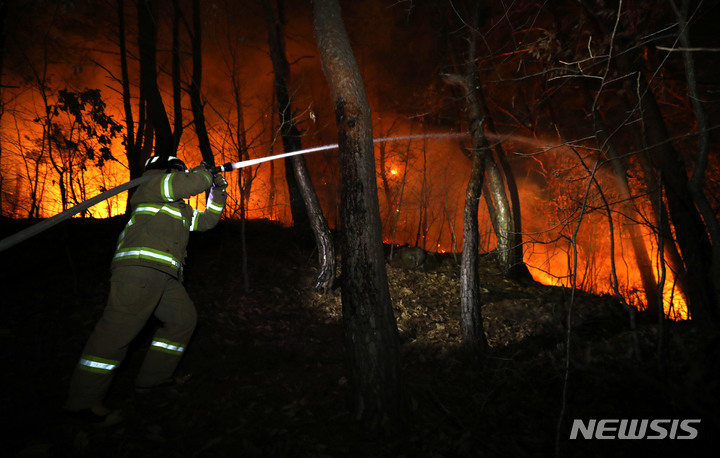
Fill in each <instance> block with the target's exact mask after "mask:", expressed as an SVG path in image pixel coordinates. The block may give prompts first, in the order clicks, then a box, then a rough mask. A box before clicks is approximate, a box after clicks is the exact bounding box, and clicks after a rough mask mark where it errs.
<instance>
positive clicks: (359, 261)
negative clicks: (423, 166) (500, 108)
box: [313, 0, 404, 432]
mask: <svg viewBox="0 0 720 458" xmlns="http://www.w3.org/2000/svg"><path fill="white" fill-rule="evenodd" d="M313 17H314V24H315V39H316V40H317V45H318V51H319V53H320V57H321V60H322V65H323V71H324V72H325V77H326V79H327V81H328V84H329V86H330V91H331V94H332V103H333V106H334V107H335V120H336V123H337V128H338V145H339V163H340V176H341V186H342V190H341V194H342V196H341V209H340V213H341V216H340V220H341V225H342V308H343V327H344V330H345V344H346V352H347V361H348V366H347V367H348V370H349V372H350V374H349V375H350V377H349V378H350V386H351V393H350V395H351V403H352V408H353V411H354V413H355V417H356V418H358V419H359V420H360V422H361V423H362V424H363V425H364V426H365V427H366V428H367V429H369V430H371V431H376V432H379V431H382V430H385V431H391V430H395V429H397V428H399V427H401V426H402V423H403V420H404V396H403V390H402V388H401V386H402V384H401V381H400V361H399V359H400V355H399V349H398V329H397V324H396V322H395V317H394V315H393V310H392V306H391V300H390V292H389V289H388V284H387V272H386V270H385V260H384V256H383V250H382V226H381V222H380V210H379V205H378V197H377V182H376V177H375V161H374V158H373V140H372V124H371V117H370V107H369V104H368V100H367V94H366V92H365V88H364V84H363V81H362V77H361V75H360V70H359V68H358V66H357V62H356V61H355V57H354V55H353V51H352V48H351V47H350V42H349V39H348V36H347V32H346V31H345V25H344V24H343V20H342V16H341V13H340V6H339V4H338V2H337V0H315V1H314V2H313Z"/></svg>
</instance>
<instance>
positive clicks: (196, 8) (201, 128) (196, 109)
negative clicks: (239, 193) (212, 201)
mask: <svg viewBox="0 0 720 458" xmlns="http://www.w3.org/2000/svg"><path fill="white" fill-rule="evenodd" d="M192 10H193V37H192V50H193V58H192V61H193V73H192V82H191V83H190V88H189V92H190V106H191V107H192V112H193V119H194V120H195V134H196V135H197V138H198V145H199V147H200V155H201V156H202V160H203V161H205V162H207V163H208V164H210V165H215V156H214V155H213V152H212V147H211V146H210V137H208V132H207V128H206V127H205V113H204V109H203V103H202V94H201V93H200V88H201V87H202V21H201V20H200V0H193V2H192Z"/></svg>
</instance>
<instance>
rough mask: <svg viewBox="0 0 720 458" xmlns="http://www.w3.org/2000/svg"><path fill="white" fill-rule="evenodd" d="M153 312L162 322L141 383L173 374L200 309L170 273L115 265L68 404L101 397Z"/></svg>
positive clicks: (146, 384) (70, 407) (89, 404)
mask: <svg viewBox="0 0 720 458" xmlns="http://www.w3.org/2000/svg"><path fill="white" fill-rule="evenodd" d="M153 314H154V315H155V316H156V317H157V318H158V319H159V320H160V321H161V322H162V324H163V325H162V326H161V327H160V328H158V330H157V331H156V333H155V335H154V336H153V340H152V343H151V344H150V348H149V350H148V352H147V354H146V356H145V359H144V361H143V362H142V365H141V367H140V370H139V372H138V375H137V378H136V380H135V385H136V386H137V387H151V386H154V385H158V384H160V383H163V382H165V381H167V380H169V379H170V378H171V377H172V375H173V372H174V371H175V368H176V367H177V365H178V363H179V362H180V358H181V357H182V354H183V352H184V350H185V347H186V346H187V343H188V341H189V340H190V337H191V336H192V333H193V331H194V330H195V323H196V322H197V313H196V311H195V306H194V305H193V302H192V300H191V299H190V297H189V296H188V294H187V292H186V291H185V287H184V286H183V285H182V283H180V281H179V280H178V279H176V278H175V277H173V276H172V275H169V274H167V273H165V272H161V271H159V270H156V269H153V268H150V267H144V266H123V267H117V268H115V269H114V271H113V274H112V278H111V280H110V296H109V298H108V303H107V306H106V307H105V310H104V312H103V315H102V317H101V318H100V320H99V321H98V323H97V325H96V326H95V330H94V331H93V332H92V334H91V335H90V338H89V339H88V342H87V344H86V345H85V349H84V350H83V353H82V356H81V358H80V361H79V363H78V365H77V366H76V367H75V370H74V372H73V375H72V377H71V379H70V389H69V395H68V400H67V403H66V405H65V408H66V409H67V410H71V411H75V410H80V409H85V408H89V407H92V406H95V405H99V404H101V403H102V400H103V399H104V398H105V395H106V394H107V391H108V388H109V387H110V383H111V382H112V378H113V373H114V372H115V370H116V369H117V367H118V366H119V365H120V363H121V362H122V360H123V358H124V357H125V354H126V352H127V348H128V345H129V344H130V343H131V342H132V340H133V339H134V338H135V337H136V336H137V335H138V333H139V332H140V331H141V330H142V328H143V327H144V326H145V324H146V322H147V320H148V319H149V318H150V316H151V315H153Z"/></svg>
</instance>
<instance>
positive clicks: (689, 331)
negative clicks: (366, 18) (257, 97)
mask: <svg viewBox="0 0 720 458" xmlns="http://www.w3.org/2000/svg"><path fill="white" fill-rule="evenodd" d="M0 223H1V225H0V236H1V237H5V236H7V235H9V234H12V233H14V232H16V231H18V230H19V229H20V228H22V227H26V226H27V225H28V224H29V222H27V221H14V220H2V221H0ZM122 225H123V222H122V220H121V219H119V218H115V219H109V220H79V219H74V220H71V221H69V222H66V223H63V224H61V225H59V226H57V227H55V228H53V229H51V230H48V231H47V232H45V233H43V234H41V235H39V236H37V237H35V238H34V239H32V240H29V241H25V242H23V243H21V244H19V245H17V246H16V247H13V248H11V249H9V250H6V251H5V252H2V253H0V266H1V267H2V279H1V280H0V287H1V288H2V295H1V296H0V297H2V310H3V313H4V319H3V320H2V322H1V323H0V356H1V357H2V368H3V369H2V376H1V378H0V379H1V380H2V385H0V387H2V390H1V391H0V393H1V396H2V398H1V399H2V412H3V416H4V418H5V421H4V424H5V425H6V426H4V427H2V429H0V431H2V435H1V436H0V438H2V442H1V444H2V449H3V451H4V452H5V453H4V455H5V456H23V457H24V456H39V457H40V456H58V457H62V456H88V457H94V456H102V457H179V458H182V457H408V458H409V457H485V456H487V457H531V456H533V457H534V456H562V457H575V456H598V457H600V456H603V457H606V456H628V457H629V456H635V455H636V454H638V453H640V454H642V455H643V456H654V457H659V456H676V457H677V456H699V453H700V451H701V450H703V449H704V447H707V446H714V447H717V446H718V445H720V438H718V436H719V435H718V434H717V432H718V431H720V415H719V414H718V412H719V411H720V409H719V407H720V396H718V389H719V388H720V384H718V372H720V358H719V357H718V354H719V353H720V350H718V349H717V344H713V342H716V340H711V339H710V338H709V337H707V336H705V335H704V334H703V333H701V332H699V331H698V330H697V329H695V327H694V326H691V325H690V323H687V322H685V323H682V322H681V323H674V322H671V323H665V328H664V329H665V332H664V338H663V339H662V343H663V357H662V358H658V357H657V348H658V342H659V341H660V339H659V338H658V334H659V333H658V329H659V327H658V324H657V320H656V319H653V318H646V317H643V316H642V315H638V316H637V320H636V323H635V325H634V329H633V326H631V321H630V319H629V316H630V315H629V313H628V312H627V311H625V310H623V308H622V307H621V306H620V305H619V304H618V303H617V302H616V301H615V300H614V299H613V298H612V297H598V296H593V295H589V294H584V293H580V292H578V293H577V294H575V296H574V298H573V301H572V304H573V305H572V320H571V323H572V325H571V332H570V334H568V330H567V322H568V320H567V316H568V307H569V304H570V299H571V294H570V291H568V290H567V289H565V288H559V287H548V286H543V285H540V284H537V283H534V282H532V281H528V282H512V281H509V280H506V279H505V278H503V277H502V276H501V275H499V273H498V272H497V270H496V269H495V267H494V263H493V261H492V256H485V257H483V258H482V260H481V280H482V284H483V288H484V291H483V303H484V306H483V312H482V313H483V318H484V323H485V331H486V335H487V338H488V341H489V344H490V350H489V352H488V355H487V357H486V358H485V359H484V360H483V361H482V362H481V363H471V362H469V361H468V360H467V359H465V358H464V357H463V356H462V353H461V352H460V326H459V320H460V314H459V268H458V267H457V265H456V264H455V263H454V262H452V260H453V259H452V255H446V256H445V260H444V262H443V263H442V265H441V266H440V267H439V268H438V269H437V270H434V271H431V272H421V271H416V270H406V269H403V268H400V267H394V266H391V265H388V267H387V271H388V280H389V285H390V292H391V295H392V299H393V307H394V310H395V316H396V319H397V324H398V328H399V333H400V339H401V342H400V343H401V347H400V349H401V356H402V368H401V369H402V370H401V372H402V376H403V379H404V380H403V383H404V387H405V392H406V394H407V398H408V405H407V408H408V419H407V422H406V428H405V430H404V431H402V432H397V433H394V434H391V435H386V436H384V437H376V436H372V435H370V434H368V433H366V432H364V431H362V430H361V429H360V428H358V426H357V424H356V422H355V420H354V418H353V416H352V414H351V413H350V412H349V410H348V406H347V403H346V394H347V390H348V374H347V371H346V370H345V366H344V356H343V330H342V319H341V299H340V289H339V288H338V289H336V290H334V291H333V292H331V293H330V294H327V295H321V294H319V293H317V292H315V291H314V290H313V288H312V280H313V276H314V273H315V271H316V267H317V253H315V252H314V251H313V250H312V248H307V247H302V246H301V244H299V243H297V239H296V237H295V236H294V234H293V231H291V230H289V229H286V228H283V227H281V226H278V225H276V224H272V223H268V222H251V223H250V224H248V227H247V231H246V232H247V233H246V236H247V242H248V269H249V283H250V291H249V292H246V291H245V288H244V286H243V281H242V275H241V261H240V260H241V247H240V238H241V236H240V225H239V223H236V222H222V223H221V224H220V225H219V226H218V227H217V228H215V229H213V230H212V231H210V232H208V233H204V234H193V236H192V239H191V245H190V248H189V256H188V268H187V277H186V278H187V279H186V282H185V284H186V287H187V289H188V291H189V293H190V295H191V297H192V298H193V299H194V301H195V304H196V307H197V310H198V315H199V321H198V327H197V329H196V331H195V335H194V337H193V340H192V341H191V343H190V345H189V348H188V350H187V352H186V354H185V356H184V358H183V360H182V362H181V365H180V368H179V371H182V372H191V373H192V374H193V378H192V379H191V381H190V382H188V383H187V384H185V385H182V386H180V387H176V388H171V389H167V390H164V391H158V392H156V393H155V392H153V393H150V394H145V395H139V394H136V393H135V392H134V389H133V377H134V375H135V373H136V372H137V369H138V367H139V364H140V361H141V360H142V357H143V355H144V353H145V351H146V348H147V346H148V343H149V341H150V337H151V335H152V329H153V327H154V326H157V323H155V322H150V323H149V324H148V326H147V327H146V329H145V330H144V331H143V332H142V333H141V334H140V335H139V336H138V338H137V339H136V341H135V342H134V344H133V346H132V347H131V348H130V350H129V352H128V356H127V358H126V360H125V361H124V363H123V364H122V366H121V367H120V368H119V370H118V371H117V374H116V377H115V380H114V383H113V385H112V387H111V390H110V393H109V396H108V399H107V403H108V405H109V406H110V407H113V408H118V409H121V410H122V414H123V417H124V421H123V422H122V423H121V424H119V425H117V426H114V427H108V428H100V429H98V428H94V427H92V426H88V425H85V424H82V423H79V422H77V421H76V420H72V419H70V418H68V417H67V415H65V413H64V412H63V410H62V405H63V402H64V398H65V394H66V391H67V386H68V381H69V377H70V374H71V372H72V369H73V367H74V366H75V364H76V362H77V359H78V357H79V355H80V352H81V350H82V348H83V346H84V344H85V341H86V339H87V337H88V335H89V333H90V332H91V330H92V328H93V326H94V324H95V322H96V321H97V319H98V318H99V316H100V315H101V313H102V310H103V307H104V305H105V301H106V297H107V293H108V290H109V269H108V266H109V263H110V258H111V256H112V252H113V248H114V243H115V240H116V237H117V234H118V233H119V231H120V229H121V228H122ZM568 343H569V345H570V351H569V355H570V363H569V371H568V372H567V376H566V370H565V369H566V363H567V355H568V352H567V348H568ZM713 348H714V350H713ZM635 349H639V354H636V352H635ZM661 367H662V369H660V368H661ZM560 418H562V421H560ZM573 419H582V420H583V421H585V422H586V423H587V422H589V420H591V419H598V420H600V419H616V420H617V419H649V420H653V419H665V420H668V421H667V422H665V423H659V424H660V425H662V426H664V427H665V428H666V429H662V428H661V431H667V433H666V435H667V436H668V437H666V438H665V439H662V440H652V439H635V440H603V439H584V438H582V436H581V437H580V438H578V439H576V440H570V439H569V436H570V430H571V425H572V423H573ZM684 419H699V420H701V422H700V423H694V424H692V426H693V427H695V429H696V430H697V432H698V434H697V438H696V439H693V440H683V439H680V437H681V436H683V437H684V436H685V435H687V431H685V430H684V429H683V428H673V427H672V425H673V422H672V421H670V420H684ZM615 424H617V423H615ZM674 424H675V425H676V426H678V423H677V422H675V423H674ZM606 432H608V433H609V434H612V431H606ZM658 434H660V433H659V432H656V431H655V430H653V431H650V430H648V435H658ZM671 437H675V439H672V438H671Z"/></svg>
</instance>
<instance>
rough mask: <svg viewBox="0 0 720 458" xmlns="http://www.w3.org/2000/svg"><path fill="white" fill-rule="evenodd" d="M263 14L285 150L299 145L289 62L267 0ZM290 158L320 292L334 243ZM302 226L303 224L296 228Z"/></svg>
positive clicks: (299, 162) (306, 178) (296, 160)
mask: <svg viewBox="0 0 720 458" xmlns="http://www.w3.org/2000/svg"><path fill="white" fill-rule="evenodd" d="M263 7H264V9H265V18H266V20H267V28H268V43H269V45H270V57H271V59H272V64H273V72H274V73H275V92H276V93H277V101H278V112H279V113H280V122H281V125H280V132H281V135H282V140H283V146H284V150H285V152H286V153H290V152H292V151H299V150H301V149H302V140H301V139H300V131H299V130H298V128H297V126H296V125H295V121H294V120H293V119H292V100H291V99H290V91H289V88H288V82H289V79H290V68H289V67H290V66H289V64H288V62H287V57H286V55H285V43H284V40H283V35H282V30H281V21H278V20H277V18H276V16H275V13H274V11H273V8H272V6H271V5H270V2H269V0H263ZM290 159H291V161H290V162H291V164H292V169H293V171H294V174H295V179H296V181H297V184H298V187H299V190H300V193H301V195H302V198H303V201H304V204H305V205H304V207H305V209H306V211H307V220H308V222H309V225H310V227H311V228H312V231H313V234H314V235H315V244H316V246H317V250H318V262H319V269H318V275H317V277H316V279H315V284H314V287H315V289H316V290H318V291H320V292H322V293H328V292H330V290H331V289H332V286H333V283H334V282H335V247H334V244H333V240H332V234H330V228H329V227H328V224H327V221H326V219H325V215H323V212H322V208H321V207H320V201H319V200H318V198H317V194H316V193H315V187H314V186H313V183H312V179H311V178H310V174H309V173H308V170H307V167H306V164H305V158H303V157H302V156H293V157H292V158H290ZM299 229H300V230H302V228H299Z"/></svg>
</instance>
